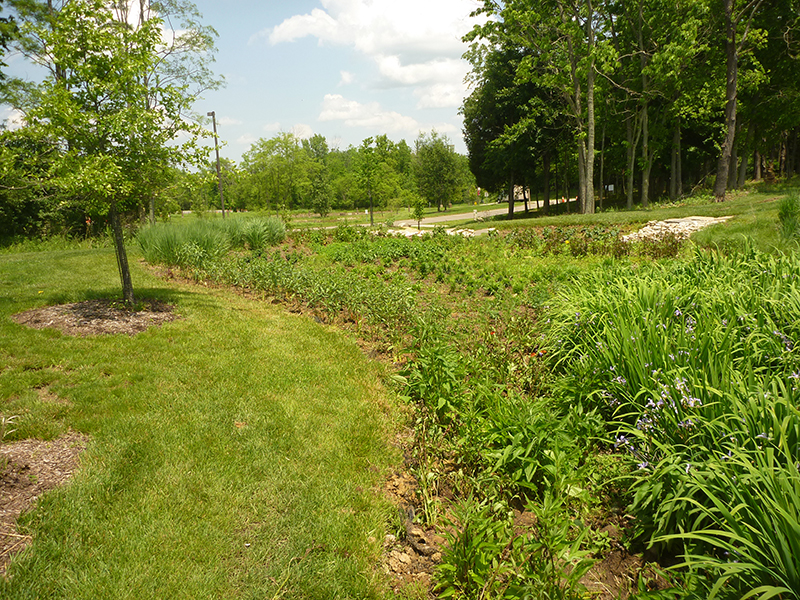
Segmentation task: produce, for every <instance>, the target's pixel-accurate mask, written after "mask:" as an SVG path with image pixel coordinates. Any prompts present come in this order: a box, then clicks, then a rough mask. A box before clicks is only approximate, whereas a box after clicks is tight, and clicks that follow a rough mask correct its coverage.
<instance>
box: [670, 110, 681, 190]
mask: <svg viewBox="0 0 800 600" xmlns="http://www.w3.org/2000/svg"><path fill="white" fill-rule="evenodd" d="M682 195H683V182H682V181H681V122H680V118H679V119H677V120H676V121H675V131H674V132H673V133H672V161H671V164H670V177H669V198H670V200H676V199H677V198H679V197H680V196H682Z"/></svg>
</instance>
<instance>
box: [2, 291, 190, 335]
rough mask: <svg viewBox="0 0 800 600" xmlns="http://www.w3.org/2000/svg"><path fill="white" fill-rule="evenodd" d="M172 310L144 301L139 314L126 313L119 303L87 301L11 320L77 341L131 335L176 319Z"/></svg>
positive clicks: (47, 307) (28, 312) (138, 311)
mask: <svg viewBox="0 0 800 600" xmlns="http://www.w3.org/2000/svg"><path fill="white" fill-rule="evenodd" d="M172 309H173V306H172V305H170V304H166V303H164V302H161V301H159V300H144V301H143V302H142V309H141V310H130V309H129V308H127V307H126V306H125V305H124V304H122V303H121V302H115V301H112V300H87V301H85V302H76V303H74V304H62V305H59V306H45V307H44V308H35V309H32V310H27V311H25V312H22V313H19V314H16V315H14V316H13V317H11V318H12V319H13V320H14V321H16V322H17V323H19V324H20V325H27V326H28V327H33V328H34V329H44V328H46V327H50V328H53V329H58V330H59V331H61V332H62V333H64V334H66V335H72V336H78V337H85V336H89V335H104V334H114V333H124V334H127V335H135V334H137V333H141V332H142V331H144V330H146V329H148V328H149V327H153V326H157V325H161V324H162V323H167V322H169V321H174V320H175V319H177V318H178V316H177V315H176V314H175V313H174V312H172Z"/></svg>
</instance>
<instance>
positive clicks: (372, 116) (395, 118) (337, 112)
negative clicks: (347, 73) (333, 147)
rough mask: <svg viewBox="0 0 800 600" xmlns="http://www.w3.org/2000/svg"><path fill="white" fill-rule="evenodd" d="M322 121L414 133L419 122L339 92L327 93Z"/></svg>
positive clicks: (389, 131) (375, 129)
mask: <svg viewBox="0 0 800 600" xmlns="http://www.w3.org/2000/svg"><path fill="white" fill-rule="evenodd" d="M319 120H320V121H342V122H343V123H344V124H345V125H346V126H348V127H365V128H369V129H372V130H374V131H381V132H385V133H398V132H402V133H414V134H416V132H417V131H418V130H419V123H418V122H417V120H416V119H414V118H412V117H406V116H403V115H401V114H400V113H398V112H394V111H388V110H384V109H383V108H381V106H380V104H378V103H377V102H370V103H369V104H361V103H360V102H356V101H355V100H347V99H346V98H344V97H343V96H341V95H339V94H326V95H325V99H324V100H323V102H322V112H321V113H320V115H319Z"/></svg>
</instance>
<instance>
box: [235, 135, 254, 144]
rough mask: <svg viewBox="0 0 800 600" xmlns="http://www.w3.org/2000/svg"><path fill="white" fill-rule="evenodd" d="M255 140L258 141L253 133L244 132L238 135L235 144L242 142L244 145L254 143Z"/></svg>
mask: <svg viewBox="0 0 800 600" xmlns="http://www.w3.org/2000/svg"><path fill="white" fill-rule="evenodd" d="M257 141H258V138H256V137H255V136H253V135H250V134H249V133H245V134H244V135H241V136H239V137H238V138H237V140H236V143H237V144H244V145H251V144H255V143H256V142H257Z"/></svg>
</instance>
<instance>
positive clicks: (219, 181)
mask: <svg viewBox="0 0 800 600" xmlns="http://www.w3.org/2000/svg"><path fill="white" fill-rule="evenodd" d="M206 116H209V117H211V122H212V123H213V124H214V152H216V153H217V185H218V186H219V200H220V202H222V218H223V219H224V218H225V198H223V197H222V174H221V173H220V170H219V143H218V142H217V115H216V112H215V111H213V110H212V111H211V112H210V113H206Z"/></svg>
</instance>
